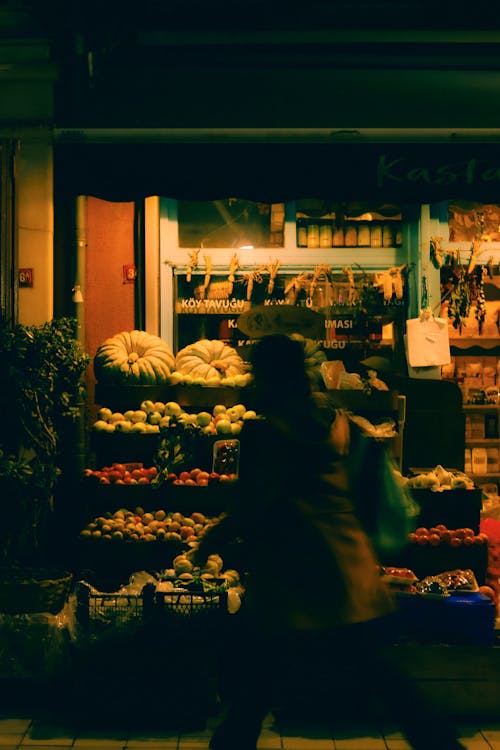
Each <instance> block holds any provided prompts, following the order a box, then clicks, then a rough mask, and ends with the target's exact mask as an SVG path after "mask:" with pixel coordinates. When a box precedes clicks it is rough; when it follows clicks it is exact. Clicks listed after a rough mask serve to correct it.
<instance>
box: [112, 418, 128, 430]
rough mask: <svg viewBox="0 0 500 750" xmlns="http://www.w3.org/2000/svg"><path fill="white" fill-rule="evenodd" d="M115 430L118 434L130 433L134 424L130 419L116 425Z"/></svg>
mask: <svg viewBox="0 0 500 750" xmlns="http://www.w3.org/2000/svg"><path fill="white" fill-rule="evenodd" d="M115 429H116V431H117V432H130V431H131V430H132V422H129V421H128V419H122V421H121V422H116V423H115Z"/></svg>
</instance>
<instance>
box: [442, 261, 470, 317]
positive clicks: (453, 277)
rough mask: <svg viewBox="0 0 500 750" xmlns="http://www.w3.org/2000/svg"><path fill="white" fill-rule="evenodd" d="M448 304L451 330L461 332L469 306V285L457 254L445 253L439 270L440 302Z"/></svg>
mask: <svg viewBox="0 0 500 750" xmlns="http://www.w3.org/2000/svg"><path fill="white" fill-rule="evenodd" d="M445 301H447V302H448V318H449V319H450V320H451V324H452V326H453V328H456V329H457V330H458V331H461V330H462V326H463V320H465V318H467V317H468V315H469V312H470V306H471V284H470V279H469V278H468V276H467V273H466V270H465V268H464V266H463V265H462V263H461V261H460V256H459V254H458V252H456V251H455V252H450V253H447V255H446V258H445V261H444V264H443V266H442V268H441V302H445Z"/></svg>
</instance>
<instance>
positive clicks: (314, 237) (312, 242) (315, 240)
mask: <svg viewBox="0 0 500 750" xmlns="http://www.w3.org/2000/svg"><path fill="white" fill-rule="evenodd" d="M307 247H319V224H309V226H308V227H307Z"/></svg>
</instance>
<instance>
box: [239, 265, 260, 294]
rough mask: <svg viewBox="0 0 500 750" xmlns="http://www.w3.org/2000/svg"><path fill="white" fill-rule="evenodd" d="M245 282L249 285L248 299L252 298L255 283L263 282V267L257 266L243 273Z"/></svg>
mask: <svg viewBox="0 0 500 750" xmlns="http://www.w3.org/2000/svg"><path fill="white" fill-rule="evenodd" d="M243 283H244V284H246V286H247V301H248V302H249V301H250V300H251V299H252V293H253V287H254V284H255V283H257V284H262V269H260V268H257V269H255V270H254V271H249V272H248V273H244V274H243Z"/></svg>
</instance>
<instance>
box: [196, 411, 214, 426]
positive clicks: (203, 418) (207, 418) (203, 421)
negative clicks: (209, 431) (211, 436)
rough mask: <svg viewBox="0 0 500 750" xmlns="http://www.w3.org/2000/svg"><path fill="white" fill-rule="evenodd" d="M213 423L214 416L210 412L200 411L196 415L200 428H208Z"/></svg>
mask: <svg viewBox="0 0 500 750" xmlns="http://www.w3.org/2000/svg"><path fill="white" fill-rule="evenodd" d="M211 421H212V415H211V414H210V413H209V412H208V411H200V412H199V413H198V414H197V415H196V422H197V423H198V424H199V425H200V427H206V426H207V425H209V424H210V422H211Z"/></svg>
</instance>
